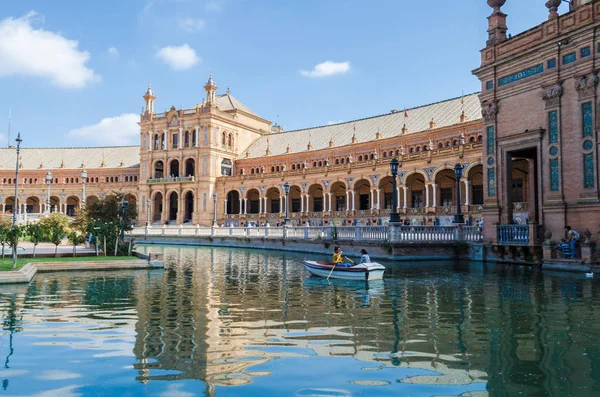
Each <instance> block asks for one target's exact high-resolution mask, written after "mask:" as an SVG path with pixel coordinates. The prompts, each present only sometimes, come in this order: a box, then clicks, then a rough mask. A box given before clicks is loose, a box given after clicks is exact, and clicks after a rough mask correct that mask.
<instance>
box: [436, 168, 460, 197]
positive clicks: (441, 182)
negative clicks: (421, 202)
mask: <svg viewBox="0 0 600 397" xmlns="http://www.w3.org/2000/svg"><path fill="white" fill-rule="evenodd" d="M433 180H434V181H435V184H436V187H435V188H436V190H437V192H436V195H437V197H438V200H437V203H435V204H437V205H440V206H442V207H451V206H453V205H456V203H455V201H454V198H455V197H456V178H455V175H454V170H453V169H451V168H450V167H448V166H444V167H442V168H441V169H439V170H438V171H437V172H436V174H435V176H434V177H433Z"/></svg>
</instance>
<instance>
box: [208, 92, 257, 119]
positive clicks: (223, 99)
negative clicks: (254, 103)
mask: <svg viewBox="0 0 600 397" xmlns="http://www.w3.org/2000/svg"><path fill="white" fill-rule="evenodd" d="M216 99H217V106H218V107H219V109H221V110H223V111H228V110H234V109H239V110H242V111H244V112H246V113H250V114H252V115H254V116H257V117H260V116H259V115H258V114H256V113H254V112H253V111H252V110H251V109H250V108H248V107H247V106H246V105H244V104H243V103H241V102H240V101H238V100H237V99H236V98H235V97H234V96H233V95H231V94H230V93H227V94H223V95H217V96H216Z"/></svg>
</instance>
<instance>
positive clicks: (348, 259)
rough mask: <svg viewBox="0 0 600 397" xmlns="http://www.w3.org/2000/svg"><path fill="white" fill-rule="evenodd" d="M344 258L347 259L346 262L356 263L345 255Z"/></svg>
mask: <svg viewBox="0 0 600 397" xmlns="http://www.w3.org/2000/svg"><path fill="white" fill-rule="evenodd" d="M344 259H345V260H347V261H348V262H350V263H352V264H353V265H356V263H354V261H353V260H352V259H350V258H348V257H347V256H345V257H344Z"/></svg>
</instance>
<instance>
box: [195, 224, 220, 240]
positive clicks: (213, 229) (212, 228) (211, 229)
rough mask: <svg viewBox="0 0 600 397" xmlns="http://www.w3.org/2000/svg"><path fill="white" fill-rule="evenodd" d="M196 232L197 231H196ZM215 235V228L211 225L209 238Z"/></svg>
mask: <svg viewBox="0 0 600 397" xmlns="http://www.w3.org/2000/svg"><path fill="white" fill-rule="evenodd" d="M196 231H198V229H196ZM216 234H217V228H216V227H215V226H214V225H213V226H211V227H210V235H211V237H214V236H215V235H216Z"/></svg>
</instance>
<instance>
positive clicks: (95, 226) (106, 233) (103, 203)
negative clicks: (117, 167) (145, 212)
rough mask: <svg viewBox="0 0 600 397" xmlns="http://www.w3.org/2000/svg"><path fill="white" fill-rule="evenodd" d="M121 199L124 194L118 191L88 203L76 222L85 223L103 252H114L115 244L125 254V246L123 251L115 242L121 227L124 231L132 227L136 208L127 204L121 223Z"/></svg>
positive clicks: (135, 216)
mask: <svg viewBox="0 0 600 397" xmlns="http://www.w3.org/2000/svg"><path fill="white" fill-rule="evenodd" d="M123 199H124V195H123V194H121V193H118V194H116V196H108V197H106V198H104V199H102V200H100V201H98V202H96V203H94V204H92V205H89V206H87V207H85V208H84V209H83V211H81V213H82V216H81V217H82V219H81V220H79V221H78V223H79V224H81V225H85V228H86V229H87V232H88V233H92V234H93V235H94V236H96V239H97V242H98V245H99V246H100V247H101V248H102V251H104V252H105V253H108V252H110V251H113V252H114V249H115V248H114V247H115V246H117V250H118V251H119V252H124V253H125V255H127V254H126V252H127V249H126V248H125V249H124V251H123V248H122V247H121V246H120V245H118V244H117V240H118V239H119V235H120V233H121V228H122V227H123V228H124V229H125V230H126V231H127V230H131V229H132V225H133V224H135V219H136V218H137V210H136V208H135V205H133V204H132V205H128V206H127V207H126V209H125V222H124V223H123V222H122V219H121V218H122V216H121V213H122V203H123ZM104 237H106V247H105V246H104Z"/></svg>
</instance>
